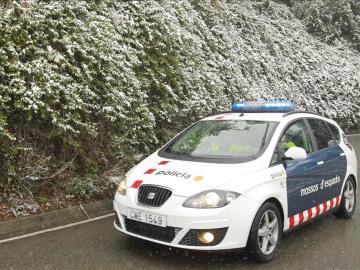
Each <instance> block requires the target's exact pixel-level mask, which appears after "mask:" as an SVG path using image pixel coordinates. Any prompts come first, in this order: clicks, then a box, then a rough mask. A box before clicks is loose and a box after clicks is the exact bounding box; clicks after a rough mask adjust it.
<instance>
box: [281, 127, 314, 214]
mask: <svg viewBox="0 0 360 270" xmlns="http://www.w3.org/2000/svg"><path fill="white" fill-rule="evenodd" d="M295 146H296V147H301V148H303V149H305V151H306V153H307V155H308V156H307V158H306V159H304V160H285V161H284V163H283V165H284V168H285V170H286V176H287V178H286V185H287V199H288V216H289V217H292V216H294V215H296V214H299V213H302V212H303V211H305V210H308V209H310V208H312V207H314V206H315V205H316V204H317V202H318V194H317V193H318V192H319V182H320V181H321V179H320V175H319V174H318V172H317V171H318V167H319V165H318V164H317V162H318V157H317V155H316V152H314V146H313V143H312V140H311V137H310V133H309V131H308V129H307V127H306V124H305V122H304V121H303V120H298V121H296V122H293V123H291V124H290V125H289V126H288V127H287V129H286V130H285V132H284V134H283V135H282V137H281V138H280V141H279V143H278V151H279V155H280V158H282V157H284V153H285V152H286V151H287V150H288V149H289V148H290V147H295Z"/></svg>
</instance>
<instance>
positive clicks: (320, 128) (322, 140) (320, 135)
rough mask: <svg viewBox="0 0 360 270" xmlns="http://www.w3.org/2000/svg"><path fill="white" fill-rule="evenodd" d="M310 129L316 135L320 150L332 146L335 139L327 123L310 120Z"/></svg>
mask: <svg viewBox="0 0 360 270" xmlns="http://www.w3.org/2000/svg"><path fill="white" fill-rule="evenodd" d="M308 121H309V124H310V127H311V129H312V131H313V133H314V136H315V139H316V142H317V145H318V149H319V150H321V149H324V148H327V147H329V146H332V145H333V143H334V138H333V136H332V134H331V132H330V129H329V128H328V126H327V125H326V123H325V122H324V121H322V120H320V119H308Z"/></svg>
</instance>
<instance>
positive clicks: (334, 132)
mask: <svg viewBox="0 0 360 270" xmlns="http://www.w3.org/2000/svg"><path fill="white" fill-rule="evenodd" d="M326 124H327V126H328V127H329V129H330V131H331V134H332V135H333V140H334V142H333V144H334V145H336V144H339V143H340V131H339V129H338V128H337V127H336V126H334V125H333V124H330V123H328V122H326Z"/></svg>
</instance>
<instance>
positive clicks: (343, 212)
mask: <svg viewBox="0 0 360 270" xmlns="http://www.w3.org/2000/svg"><path fill="white" fill-rule="evenodd" d="M355 206H356V190H355V181H354V179H353V178H348V179H347V180H346V183H345V186H344V191H343V194H342V197H341V203H340V206H339V209H338V210H337V211H336V213H335V215H336V216H337V217H339V218H351V217H352V216H353V214H354V212H355Z"/></svg>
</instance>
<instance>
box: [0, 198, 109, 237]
mask: <svg viewBox="0 0 360 270" xmlns="http://www.w3.org/2000/svg"><path fill="white" fill-rule="evenodd" d="M112 212H113V210H112V200H110V199H105V200H100V201H93V202H89V203H85V204H80V205H78V206H72V207H68V208H64V209H60V210H56V211H51V212H47V213H42V214H37V215H31V216H27V217H20V218H16V219H11V220H6V221H1V222H0V241H1V240H3V239H7V238H12V237H17V236H19V235H24V234H29V233H33V232H35V231H39V230H47V229H49V228H55V227H59V226H64V225H66V224H69V223H75V222H81V221H84V220H89V219H93V218H96V217H99V216H103V215H108V214H110V213H112Z"/></svg>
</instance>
